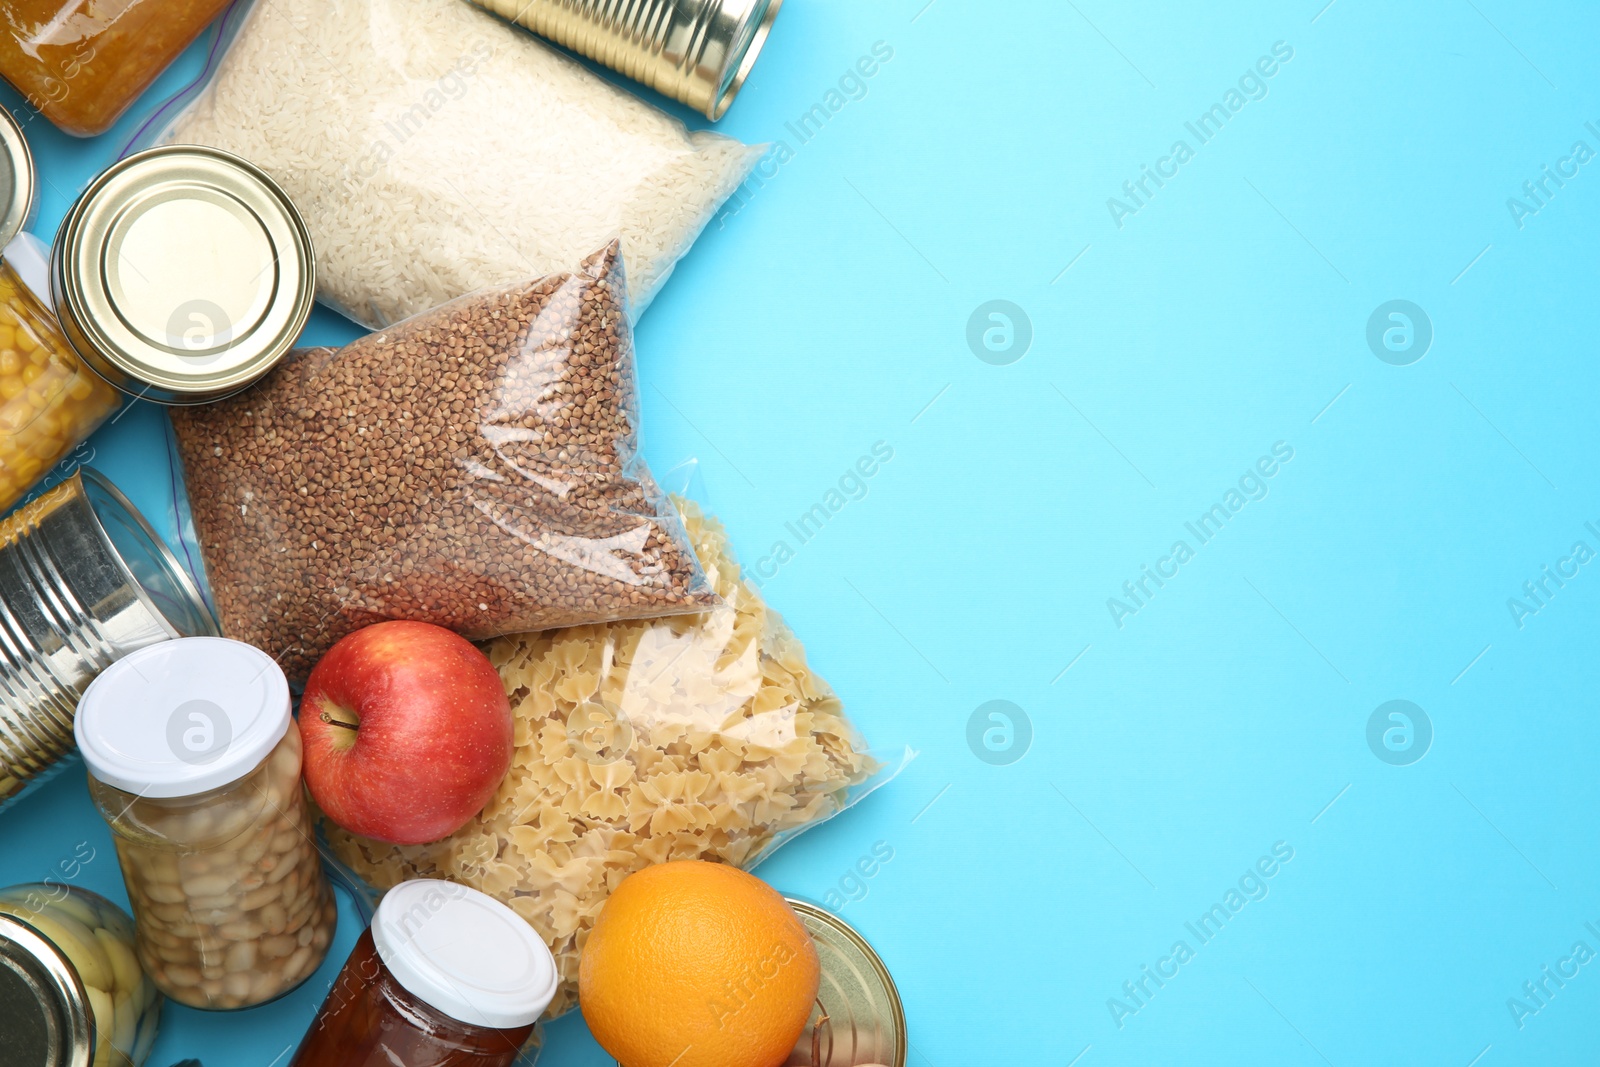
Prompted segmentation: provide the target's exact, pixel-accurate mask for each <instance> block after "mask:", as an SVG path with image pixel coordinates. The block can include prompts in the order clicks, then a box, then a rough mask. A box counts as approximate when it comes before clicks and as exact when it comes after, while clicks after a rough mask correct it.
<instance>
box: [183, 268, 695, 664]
mask: <svg viewBox="0 0 1600 1067" xmlns="http://www.w3.org/2000/svg"><path fill="white" fill-rule="evenodd" d="M625 292H626V282H625V279H624V277H623V268H622V256H621V252H620V249H619V245H618V244H617V243H616V242H613V243H612V244H611V245H610V246H608V247H607V248H605V249H603V250H602V251H600V252H598V253H595V254H594V255H592V256H590V257H589V258H588V259H587V260H586V261H585V262H584V264H583V266H582V267H581V268H580V269H578V270H576V271H573V272H571V273H565V274H557V275H552V276H550V277H546V278H542V279H539V280H537V281H531V282H524V283H522V284H519V285H513V286H510V287H507V288H502V289H493V290H487V291H484V292H480V293H475V294H472V295H471V296H466V297H462V298H461V299H458V300H456V301H454V302H452V303H449V304H446V305H444V306H442V307H439V308H435V309H434V310H432V311H429V312H426V313H424V314H422V315H418V316H416V317H414V318H411V319H408V320H406V321H405V322H403V323H401V324H400V325H398V326H394V327H392V328H390V329H388V330H385V331H383V332H382V333H377V334H372V335H371V336H368V337H365V338H362V339H361V340H358V341H355V342H353V343H351V344H349V345H346V346H345V347H344V348H340V349H329V348H313V349H302V350H299V351H296V352H295V353H293V354H292V355H291V356H290V357H289V358H288V359H286V360H285V361H284V362H283V363H282V364H281V365H280V366H279V367H278V368H277V369H276V370H274V371H273V372H272V373H271V374H270V375H268V376H267V377H266V378H264V379H263V380H262V381H261V382H259V383H257V384H256V385H255V386H254V387H253V388H251V389H250V390H248V391H247V392H245V393H243V394H240V395H239V396H237V397H234V398H232V399H230V400H227V401H224V402H222V403H219V404H212V405H208V406H205V407H196V408H174V409H172V422H173V428H174V430H175V431H176V437H177V445H178V453H179V456H180V457H181V459H182V463H183V468H184V472H185V477H186V481H187V484H188V489H189V497H190V503H191V507H192V510H193V513H194V524H195V531H196V534H197V535H198V538H199V541H200V548H201V554H202V557H203V559H204V564H205V569H206V571H207V576H208V579H209V584H210V586H211V590H212V593H213V596H214V598H215V603H216V606H217V610H218V614H219V616H220V618H221V620H222V626H223V630H224V632H225V633H226V634H227V635H228V636H230V637H233V638H236V639H238V640H241V641H246V642H249V643H250V644H253V645H255V646H256V647H258V648H261V649H264V650H266V651H268V652H270V653H272V654H273V655H274V656H276V657H277V658H278V660H279V662H280V663H281V664H282V665H283V668H284V670H285V671H286V672H287V673H288V675H289V677H290V679H291V680H293V681H295V682H296V683H297V684H298V683H302V682H303V681H304V679H305V677H306V675H307V674H309V673H310V670H311V668H312V666H314V665H315V663H316V661H317V659H318V658H320V656H321V655H322V653H323V652H325V651H327V649H328V648H330V647H331V646H332V645H333V644H334V642H336V641H338V640H339V639H340V638H341V637H343V636H345V635H346V634H348V633H351V632H353V631H355V630H357V629H360V628H361V627H363V626H367V625H369V624H371V623H375V622H381V621H383V620H386V619H416V620H421V621H424V622H432V623H436V624H438V625H440V626H445V627H448V628H450V629H452V630H455V631H457V632H459V633H461V634H463V635H465V636H467V637H469V638H472V639H474V640H481V639H486V638H490V637H496V636H499V635H501V634H507V633H519V632H523V631H529V630H544V629H549V628H552V627H558V626H572V625H579V624H586V623H597V622H610V621H615V620H620V619H641V618H654V617H659V616H666V615H675V614H685V613H692V612H698V611H704V610H705V609H707V608H708V607H711V606H714V605H716V604H718V603H719V600H718V598H717V596H716V593H715V592H714V591H713V590H712V588H711V586H710V584H709V583H708V582H707V581H706V578H705V575H704V573H703V572H702V570H701V568H700V565H699V563H698V561H697V560H696V558H695V553H694V550H693V549H692V548H691V547H690V543H689V540H688V536H687V534H686V532H685V530H684V527H683V523H682V521H681V519H680V518H679V516H678V514H677V512H676V511H675V510H674V509H673V507H672V505H671V503H670V502H669V501H668V499H667V497H666V495H665V494H664V493H663V492H662V491H661V489H660V488H659V487H658V486H657V484H656V482H655V480H654V479H653V478H652V477H651V475H650V472H649V470H648V469H646V467H645V465H644V462H643V461H642V460H641V459H640V458H639V456H638V431H637V426H638V400H637V388H636V383H635V377H634V363H633V342H632V331H631V328H630V326H629V322H628V317H627V314H626V299H625V296H624V294H625Z"/></svg>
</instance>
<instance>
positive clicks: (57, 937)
mask: <svg viewBox="0 0 1600 1067" xmlns="http://www.w3.org/2000/svg"><path fill="white" fill-rule="evenodd" d="M84 849H88V855H87V856H83V855H81V853H82V851H83V850H84ZM74 855H75V857H76V858H75V859H73V860H71V861H69V862H71V863H73V864H75V865H77V866H82V865H83V864H85V863H88V862H89V861H90V860H92V859H93V858H94V849H93V847H92V846H90V845H89V844H88V843H87V842H84V843H83V844H80V845H79V846H78V848H77V849H76V850H75V852H74ZM18 920H21V921H20V922H19V921H18ZM161 1003H162V1001H161V994H160V993H159V992H158V991H157V990H156V987H155V985H154V983H152V982H151V981H150V979H149V977H148V976H147V975H146V974H145V972H144V969H143V968H142V967H140V966H139V961H138V958H137V957H136V955H135V953H134V947H133V920H131V919H129V918H128V916H127V914H126V913H124V912H123V911H122V909H121V908H119V907H117V906H116V905H115V904H113V903H111V902H110V901H109V900H107V899H105V898H104V897H102V896H98V895H97V894H94V893H90V892H88V891H87V890H84V889H79V888H78V887H76V886H69V885H66V884H65V883H61V882H44V883H38V884H34V885H19V886H13V887H11V888H10V889H3V890H0V1020H3V1023H4V1025H3V1026H0V1038H3V1039H4V1040H0V1054H3V1055H0V1060H3V1061H4V1062H5V1063H8V1064H12V1063H15V1064H27V1065H29V1067H34V1065H39V1067H57V1065H61V1067H66V1065H69V1064H75V1063H76V1064H83V1065H85V1067H139V1065H140V1064H142V1063H144V1061H145V1057H147V1056H149V1055H150V1046H151V1045H153V1044H154V1043H155V1039H156V1027H157V1025H158V1024H159V1023H160V1020H161Z"/></svg>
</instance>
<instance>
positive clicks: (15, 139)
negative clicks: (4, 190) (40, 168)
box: [0, 107, 39, 248]
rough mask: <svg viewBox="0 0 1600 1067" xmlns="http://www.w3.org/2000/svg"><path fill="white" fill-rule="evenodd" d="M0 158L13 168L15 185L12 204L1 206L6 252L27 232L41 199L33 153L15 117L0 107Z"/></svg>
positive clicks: (0, 239) (0, 237)
mask: <svg viewBox="0 0 1600 1067" xmlns="http://www.w3.org/2000/svg"><path fill="white" fill-rule="evenodd" d="M0 155H3V156H4V157H5V159H6V161H7V162H8V163H10V164H11V173H12V182H13V185H12V190H11V199H10V201H9V202H8V203H5V204H3V205H0V248H4V247H5V246H6V245H8V244H10V243H11V241H12V239H13V238H15V237H16V236H17V234H19V233H21V232H22V231H23V230H25V229H27V228H28V222H29V220H30V219H32V218H33V209H34V205H35V202H36V201H37V199H38V195H39V183H38V174H37V171H36V169H35V167H34V162H33V149H31V148H30V147H28V138H27V137H26V136H25V135H24V134H23V132H22V126H21V125H20V124H18V122H17V120H16V116H14V115H12V114H11V110H10V109H9V108H5V107H0Z"/></svg>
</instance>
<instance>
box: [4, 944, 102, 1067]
mask: <svg viewBox="0 0 1600 1067" xmlns="http://www.w3.org/2000/svg"><path fill="white" fill-rule="evenodd" d="M0 1019H3V1020H4V1021H5V1040H6V1052H7V1055H6V1060H5V1062H6V1063H7V1064H17V1065H19V1067H89V1064H90V1062H91V1061H92V1060H93V1059H94V1010H93V1008H92V1007H91V1006H90V1004H89V995H88V993H87V991H86V990H85V989H84V987H83V982H82V980H81V979H79V977H78V972H77V969H76V968H74V967H73V966H72V963H71V961H69V960H68V959H67V957H66V955H65V954H63V953H62V951H61V950H60V949H59V948H57V947H56V945H55V943H54V942H52V941H51V940H50V939H49V938H47V937H45V936H44V935H43V934H41V933H40V932H39V931H38V930H36V929H34V928H33V927H32V926H31V925H29V924H28V923H26V922H24V921H23V920H21V919H19V918H16V917H15V916H12V915H0Z"/></svg>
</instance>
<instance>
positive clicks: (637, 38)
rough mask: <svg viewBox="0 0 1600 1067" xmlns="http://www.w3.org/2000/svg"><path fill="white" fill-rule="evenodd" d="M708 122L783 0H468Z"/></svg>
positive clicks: (721, 108) (729, 95) (751, 61)
mask: <svg viewBox="0 0 1600 1067" xmlns="http://www.w3.org/2000/svg"><path fill="white" fill-rule="evenodd" d="M473 2H474V3H476V4H478V5H479V6H481V7H486V8H488V9H489V10H490V11H493V12H494V13H495V14H497V15H499V16H501V17H502V18H506V19H510V20H511V21H513V22H516V23H519V24H520V25H522V26H526V27H527V28H528V29H530V30H532V31H533V32H534V33H537V34H538V35H539V36H541V37H547V38H549V39H550V40H552V41H554V42H556V43H557V44H559V45H561V46H563V47H565V48H570V49H572V50H573V51H574V52H577V53H578V54H579V55H581V56H587V57H588V58H590V59H592V60H594V61H595V62H596V63H600V64H602V65H604V66H607V67H610V68H611V69H612V70H614V71H616V72H617V73H619V74H623V75H626V76H627V77H629V78H632V79H633V80H634V81H636V82H642V83H644V84H645V85H648V86H649V87H650V88H652V89H654V90H656V91H657V92H659V93H661V94H662V95H663V96H670V97H672V99H674V100H677V101H678V102H679V103H683V104H688V105H689V106H690V107H692V108H694V109H695V110H696V111H698V112H700V113H701V114H703V115H705V116H706V117H707V118H708V119H710V120H711V121H712V122H715V121H717V120H718V119H720V118H721V117H722V116H723V115H725V114H727V111H728V107H729V105H730V104H732V103H733V99H734V97H736V96H738V95H739V90H740V89H742V88H744V83H745V79H746V78H748V77H749V76H750V71H751V69H752V68H753V67H754V66H755V64H756V59H757V58H758V57H759V56H760V55H761V49H762V46H763V45H765V44H766V43H767V36H768V34H770V33H771V32H772V23H773V20H775V19H776V18H777V17H778V8H779V7H780V6H782V3H783V0H642V2H638V3H627V4H617V3H606V4H597V3H593V2H590V0H473Z"/></svg>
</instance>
